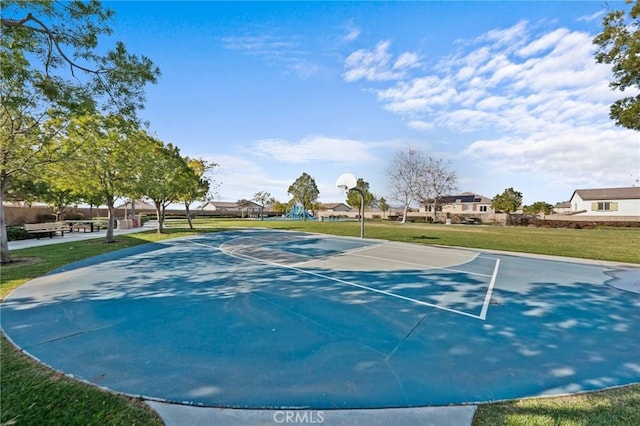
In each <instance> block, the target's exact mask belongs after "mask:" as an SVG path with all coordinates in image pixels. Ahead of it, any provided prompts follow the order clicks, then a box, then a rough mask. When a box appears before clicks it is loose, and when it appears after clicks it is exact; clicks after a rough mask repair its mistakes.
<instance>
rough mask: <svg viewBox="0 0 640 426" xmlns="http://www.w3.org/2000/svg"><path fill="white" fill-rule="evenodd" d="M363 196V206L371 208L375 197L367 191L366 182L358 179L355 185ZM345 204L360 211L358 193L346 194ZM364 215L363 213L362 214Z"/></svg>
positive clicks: (350, 192)
mask: <svg viewBox="0 0 640 426" xmlns="http://www.w3.org/2000/svg"><path fill="white" fill-rule="evenodd" d="M356 186H357V187H358V188H359V189H360V190H361V191H362V193H363V194H364V206H365V207H367V206H371V205H372V204H373V201H374V200H375V196H374V195H373V194H372V193H371V192H370V191H369V182H366V181H365V180H364V179H363V178H358V180H357V185H356ZM346 201H347V204H348V205H350V206H351V207H353V208H356V209H360V204H361V200H360V193H359V192H358V191H348V192H347V200H346ZM362 214H363V215H364V212H362Z"/></svg>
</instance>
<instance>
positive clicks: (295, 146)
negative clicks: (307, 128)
mask: <svg viewBox="0 0 640 426" xmlns="http://www.w3.org/2000/svg"><path fill="white" fill-rule="evenodd" d="M371 147H372V145H371V144H367V143H365V142H361V141H356V140H351V139H340V138H331V137H327V136H308V137H306V138H304V139H302V140H301V141H299V142H289V141H286V140H282V139H268V140H262V141H258V142H257V143H255V145H254V146H253V148H252V152H253V153H254V154H256V155H260V156H265V157H269V158H271V159H273V160H276V161H280V162H283V163H294V164H300V163H311V162H314V161H325V162H334V163H340V164H344V163H348V164H354V163H355V164H360V163H366V162H369V161H372V160H373V159H374V158H373V156H372V154H371V153H370V150H371Z"/></svg>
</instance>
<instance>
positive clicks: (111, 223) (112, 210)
mask: <svg viewBox="0 0 640 426" xmlns="http://www.w3.org/2000/svg"><path fill="white" fill-rule="evenodd" d="M106 201H107V212H108V219H107V236H106V237H105V242H106V243H114V242H115V241H116V240H115V239H114V238H113V229H114V228H115V225H116V207H115V202H114V199H113V197H112V196H108V197H107V200H106Z"/></svg>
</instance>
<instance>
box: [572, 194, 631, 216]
mask: <svg viewBox="0 0 640 426" xmlns="http://www.w3.org/2000/svg"><path fill="white" fill-rule="evenodd" d="M605 202H608V203H609V206H610V210H608V211H600V210H598V209H597V208H596V207H595V205H596V204H597V203H605ZM581 210H586V211H585V212H582V213H579V214H580V215H589V216H596V215H597V216H640V199H635V200H615V199H612V200H583V199H582V198H581V197H580V195H578V194H577V193H576V194H574V195H573V197H572V198H571V211H572V212H575V211H581Z"/></svg>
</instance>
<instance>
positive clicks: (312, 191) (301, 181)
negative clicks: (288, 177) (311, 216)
mask: <svg viewBox="0 0 640 426" xmlns="http://www.w3.org/2000/svg"><path fill="white" fill-rule="evenodd" d="M287 193H288V194H289V195H291V196H292V197H293V200H294V201H295V202H298V203H300V204H302V208H303V209H304V212H305V214H304V215H303V218H304V220H307V215H306V212H307V211H308V210H310V209H311V208H312V203H314V202H316V201H317V200H318V196H319V195H320V191H319V190H318V185H316V181H315V180H314V179H313V178H312V177H311V176H310V175H308V174H307V173H302V175H301V176H300V177H299V178H298V179H296V180H295V182H293V183H292V184H291V185H290V186H289V189H288V190H287Z"/></svg>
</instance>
